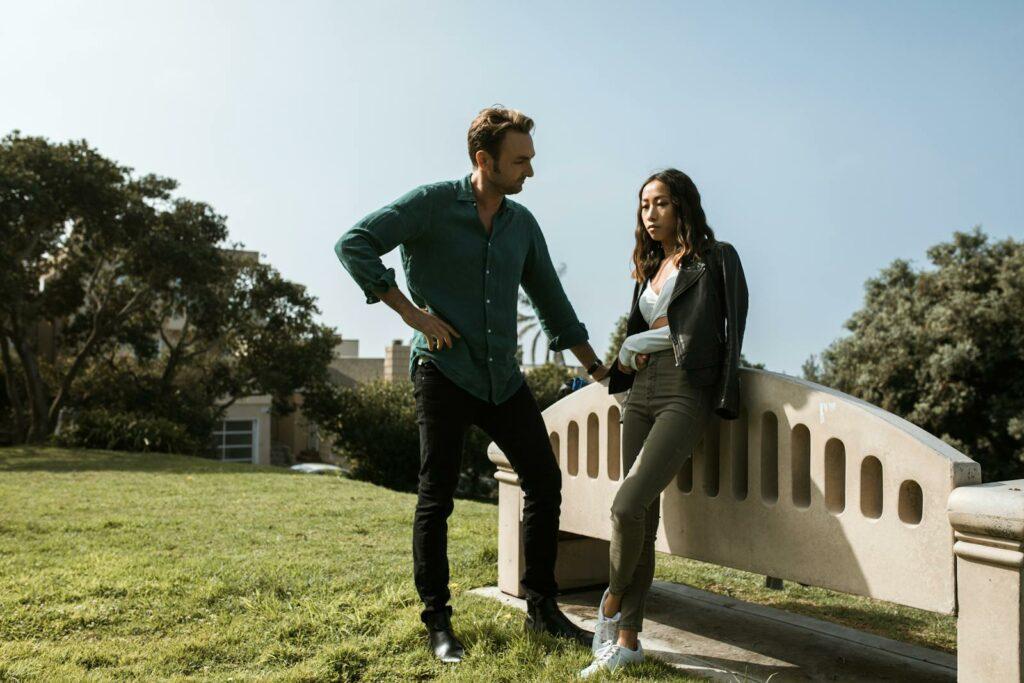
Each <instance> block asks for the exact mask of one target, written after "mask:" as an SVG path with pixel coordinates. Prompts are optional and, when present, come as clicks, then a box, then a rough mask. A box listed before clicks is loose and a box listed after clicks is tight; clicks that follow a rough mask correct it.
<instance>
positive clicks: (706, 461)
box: [701, 416, 722, 498]
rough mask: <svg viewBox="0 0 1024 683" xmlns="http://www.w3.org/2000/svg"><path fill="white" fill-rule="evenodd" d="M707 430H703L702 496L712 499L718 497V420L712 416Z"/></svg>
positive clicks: (719, 426) (719, 445)
mask: <svg viewBox="0 0 1024 683" xmlns="http://www.w3.org/2000/svg"><path fill="white" fill-rule="evenodd" d="M709 422H710V424H709V425H708V428H707V429H706V430H704V441H703V444H702V447H703V451H702V452H701V458H702V459H701V463H702V464H703V468H702V472H703V475H704V476H703V478H704V495H706V496H708V497H709V498H714V497H715V496H717V495H718V482H719V478H720V472H719V469H720V466H721V458H722V456H721V425H720V421H719V420H718V418H716V417H714V416H712V418H711V420H710V421H709Z"/></svg>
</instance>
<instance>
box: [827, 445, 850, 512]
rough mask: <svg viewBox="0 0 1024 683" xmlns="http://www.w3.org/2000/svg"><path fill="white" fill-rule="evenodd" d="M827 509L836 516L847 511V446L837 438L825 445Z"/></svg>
mask: <svg viewBox="0 0 1024 683" xmlns="http://www.w3.org/2000/svg"><path fill="white" fill-rule="evenodd" d="M825 507H826V508H828V511H829V512H831V513H833V514H836V515H838V514H839V513H840V512H842V511H843V510H845V509H846V446H844V445H843V442H842V441H840V440H839V439H836V438H832V439H829V440H828V442H827V443H826V444H825Z"/></svg>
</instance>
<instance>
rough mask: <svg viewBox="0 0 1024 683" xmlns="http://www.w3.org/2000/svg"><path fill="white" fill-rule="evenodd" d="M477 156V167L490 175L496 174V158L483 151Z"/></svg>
mask: <svg viewBox="0 0 1024 683" xmlns="http://www.w3.org/2000/svg"><path fill="white" fill-rule="evenodd" d="M475 156H476V165H477V167H479V168H481V169H483V170H485V171H487V172H488V173H493V172H494V157H492V156H491V155H490V154H488V153H487V152H485V151H484V150H482V149H478V150H477V151H476V155H475Z"/></svg>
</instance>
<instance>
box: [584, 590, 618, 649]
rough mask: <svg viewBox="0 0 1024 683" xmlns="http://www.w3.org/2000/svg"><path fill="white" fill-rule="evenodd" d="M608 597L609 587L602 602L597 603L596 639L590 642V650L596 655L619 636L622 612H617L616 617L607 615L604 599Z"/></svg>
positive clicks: (602, 597)
mask: <svg viewBox="0 0 1024 683" xmlns="http://www.w3.org/2000/svg"><path fill="white" fill-rule="evenodd" d="M607 597H608V589H607V588H606V589H605V591H604V595H602V596H601V602H599V603H598V605H597V627H596V628H595V629H594V640H593V642H592V643H591V644H590V651H591V652H592V653H594V654H595V655H596V654H597V652H598V650H600V649H601V648H602V647H604V646H605V645H607V644H608V643H614V642H615V641H616V640H618V638H619V620H620V619H621V618H622V612H616V613H615V616H614V617H606V616H605V615H604V601H605V599H606V598H607Z"/></svg>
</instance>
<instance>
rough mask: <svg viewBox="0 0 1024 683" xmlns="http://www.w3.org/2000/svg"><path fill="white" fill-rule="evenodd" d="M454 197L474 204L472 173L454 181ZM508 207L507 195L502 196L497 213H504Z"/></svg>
mask: <svg viewBox="0 0 1024 683" xmlns="http://www.w3.org/2000/svg"><path fill="white" fill-rule="evenodd" d="M455 199H456V200H458V201H460V202H472V203H473V204H476V195H475V194H473V174H472V173H470V174H469V175H467V176H465V177H464V178H462V179H461V180H459V181H457V182H456V183H455ZM508 208H509V201H508V197H502V199H501V205H500V206H499V207H498V213H504V212H505V211H507V210H508Z"/></svg>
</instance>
